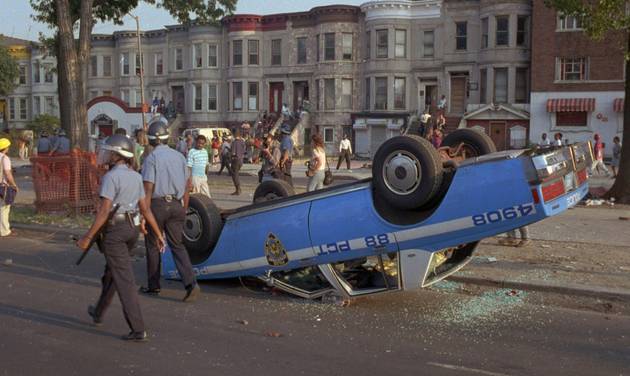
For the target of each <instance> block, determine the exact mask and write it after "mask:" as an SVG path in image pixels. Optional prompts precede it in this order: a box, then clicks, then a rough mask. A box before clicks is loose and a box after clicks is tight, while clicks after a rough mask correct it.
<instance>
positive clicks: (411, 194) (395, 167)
mask: <svg viewBox="0 0 630 376" xmlns="http://www.w3.org/2000/svg"><path fill="white" fill-rule="evenodd" d="M372 181H373V185H374V191H375V194H376V195H378V196H380V197H382V198H383V199H384V200H385V201H386V202H387V203H388V204H389V205H391V206H393V207H395V208H398V209H405V210H407V209H415V208H418V207H420V206H422V205H424V204H425V203H426V202H427V201H428V200H430V199H431V197H433V195H434V194H435V192H437V190H438V188H439V187H440V183H441V182H442V163H441V161H440V156H439V154H438V153H437V151H436V150H435V148H434V147H433V145H431V143H430V142H429V141H427V140H425V139H424V138H421V137H418V136H397V137H393V138H390V139H389V140H387V141H385V142H384V143H383V145H381V147H380V148H379V149H378V151H377V152H376V155H375V156H374V162H373V165H372Z"/></svg>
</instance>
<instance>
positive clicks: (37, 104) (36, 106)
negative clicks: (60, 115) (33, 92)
mask: <svg viewBox="0 0 630 376" xmlns="http://www.w3.org/2000/svg"><path fill="white" fill-rule="evenodd" d="M41 102H42V100H41V98H40V97H38V96H35V97H33V116H38V115H39V114H40V113H41V110H42V109H41V106H42V104H41Z"/></svg>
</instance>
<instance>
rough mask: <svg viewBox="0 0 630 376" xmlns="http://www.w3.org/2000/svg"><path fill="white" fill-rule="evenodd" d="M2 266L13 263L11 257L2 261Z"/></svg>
mask: <svg viewBox="0 0 630 376" xmlns="http://www.w3.org/2000/svg"><path fill="white" fill-rule="evenodd" d="M2 264H3V265H4V266H11V265H13V259H10V258H8V259H5V260H4V262H3V263H2Z"/></svg>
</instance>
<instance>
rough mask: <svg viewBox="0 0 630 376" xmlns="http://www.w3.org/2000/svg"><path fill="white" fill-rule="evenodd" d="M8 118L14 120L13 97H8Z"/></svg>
mask: <svg viewBox="0 0 630 376" xmlns="http://www.w3.org/2000/svg"><path fill="white" fill-rule="evenodd" d="M9 120H15V98H9Z"/></svg>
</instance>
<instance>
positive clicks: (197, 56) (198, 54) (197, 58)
mask: <svg viewBox="0 0 630 376" xmlns="http://www.w3.org/2000/svg"><path fill="white" fill-rule="evenodd" d="M192 53H193V61H194V62H195V68H203V52H202V48H201V43H195V44H193V49H192Z"/></svg>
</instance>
